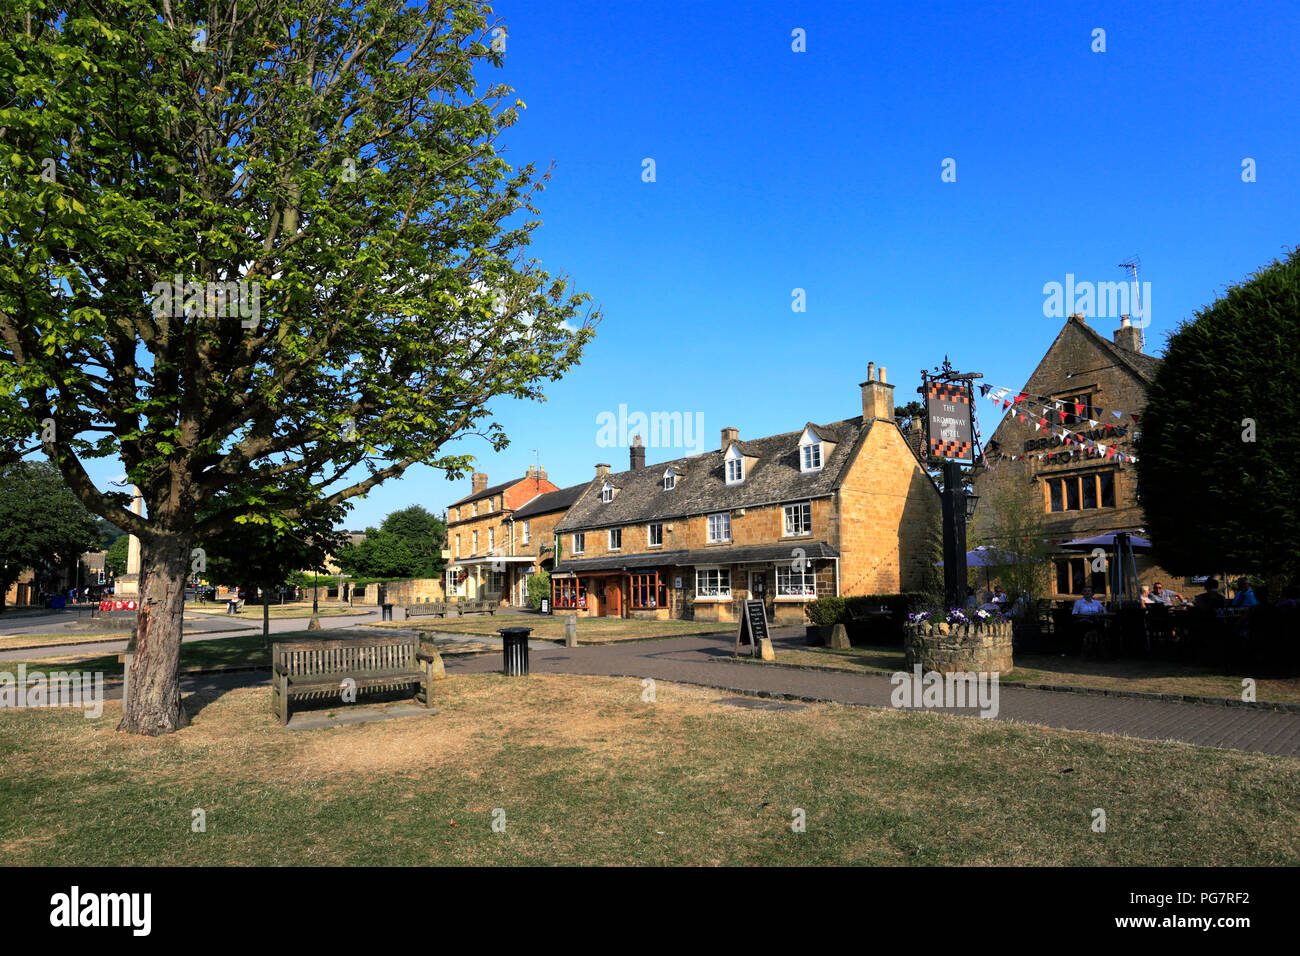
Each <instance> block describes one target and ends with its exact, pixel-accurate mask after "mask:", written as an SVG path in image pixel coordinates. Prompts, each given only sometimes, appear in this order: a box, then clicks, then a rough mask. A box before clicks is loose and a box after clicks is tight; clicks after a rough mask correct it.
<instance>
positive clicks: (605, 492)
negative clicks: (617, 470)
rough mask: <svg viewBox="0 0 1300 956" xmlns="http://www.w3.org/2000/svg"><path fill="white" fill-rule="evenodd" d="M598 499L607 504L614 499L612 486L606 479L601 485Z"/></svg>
mask: <svg viewBox="0 0 1300 956" xmlns="http://www.w3.org/2000/svg"><path fill="white" fill-rule="evenodd" d="M600 500H601V501H603V502H605V503H606V504H609V503H610V502H611V501H613V500H614V486H613V485H611V484H610V483H609V482H608V481H607V482H605V484H604V486H602V487H601V489H600Z"/></svg>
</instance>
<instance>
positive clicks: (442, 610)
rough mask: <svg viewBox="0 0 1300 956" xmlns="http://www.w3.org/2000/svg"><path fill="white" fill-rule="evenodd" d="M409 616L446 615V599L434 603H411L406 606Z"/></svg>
mask: <svg viewBox="0 0 1300 956" xmlns="http://www.w3.org/2000/svg"><path fill="white" fill-rule="evenodd" d="M406 616H407V617H446V616H447V604H446V602H444V601H435V602H433V603H424V604H410V605H407V608H406Z"/></svg>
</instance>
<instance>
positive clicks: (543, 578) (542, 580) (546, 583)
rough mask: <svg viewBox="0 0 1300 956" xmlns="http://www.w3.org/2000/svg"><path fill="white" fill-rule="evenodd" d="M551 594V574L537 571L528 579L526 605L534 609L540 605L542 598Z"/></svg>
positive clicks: (537, 608) (539, 607) (538, 608)
mask: <svg viewBox="0 0 1300 956" xmlns="http://www.w3.org/2000/svg"><path fill="white" fill-rule="evenodd" d="M550 596H551V574H550V572H549V571H538V572H537V573H536V574H534V575H533V576H532V577H530V578H529V579H528V606H529V607H531V608H532V609H533V610H534V611H537V610H540V609H541V607H542V598H544V597H547V598H548V597H550Z"/></svg>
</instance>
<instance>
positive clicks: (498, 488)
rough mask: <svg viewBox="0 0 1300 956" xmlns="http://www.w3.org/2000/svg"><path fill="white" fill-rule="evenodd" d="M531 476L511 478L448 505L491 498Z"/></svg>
mask: <svg viewBox="0 0 1300 956" xmlns="http://www.w3.org/2000/svg"><path fill="white" fill-rule="evenodd" d="M531 477H532V476H531V475H524V476H523V477H522V478H511V479H510V480H509V481H504V482H502V483H501V484H499V485H493V486H492V487H491V488H484V489H483V490H482V491H476V492H474V493H473V494H472V495H466V496H465V497H464V498H461V499H459V500H457V501H453V502H452V503H451V504H449V505H447V507H448V508H454V507H456V506H457V505H467V504H469V503H470V502H471V501H478V500H479V499H480V498H490V497H492V496H493V495H495V494H499V493H500V492H503V491H505V490H506V489H508V488H513V487H514V486H515V485H517V484H519V482H521V481H527V480H528V479H529V478H531Z"/></svg>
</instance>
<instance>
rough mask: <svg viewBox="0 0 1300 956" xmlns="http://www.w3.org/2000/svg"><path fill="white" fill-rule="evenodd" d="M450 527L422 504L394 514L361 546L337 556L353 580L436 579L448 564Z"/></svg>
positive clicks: (345, 549) (369, 530) (351, 546)
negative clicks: (445, 558)
mask: <svg viewBox="0 0 1300 956" xmlns="http://www.w3.org/2000/svg"><path fill="white" fill-rule="evenodd" d="M446 546H447V526H446V525H445V524H443V522H442V519H441V518H439V517H438V516H437V515H435V514H433V513H431V512H430V511H428V510H427V509H426V508H424V507H422V506H421V505H411V506H410V507H409V508H403V509H402V510H400V511H394V512H393V513H392V514H390V515H389V516H388V517H386V518H385V519H384V521H383V524H382V525H380V527H378V528H367V529H366V537H365V539H364V540H363V541H361V542H360V543H358V544H350V543H349V544H347V545H346V546H344V547H343V548H341V549H340V550H339V551H338V553H337V554H336V555H335V557H334V560H335V563H336V564H338V566H339V569H340V570H342V571H343V572H344V573H346V574H349V575H351V576H352V577H367V578H369V577H374V578H436V577H437V576H438V575H439V574H441V573H442V569H443V568H444V567H445V566H446V562H445V561H444V560H443V557H442V549H443V548H445V547H446Z"/></svg>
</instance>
